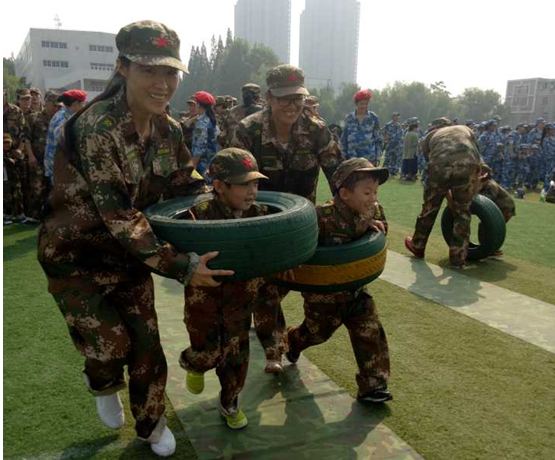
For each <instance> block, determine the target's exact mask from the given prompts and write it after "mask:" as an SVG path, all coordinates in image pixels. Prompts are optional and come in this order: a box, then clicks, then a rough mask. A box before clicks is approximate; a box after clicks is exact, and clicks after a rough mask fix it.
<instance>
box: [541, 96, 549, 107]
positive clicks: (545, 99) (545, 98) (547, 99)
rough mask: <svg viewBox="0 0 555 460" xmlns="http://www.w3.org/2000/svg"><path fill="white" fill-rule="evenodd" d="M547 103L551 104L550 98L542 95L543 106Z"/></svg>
mask: <svg viewBox="0 0 555 460" xmlns="http://www.w3.org/2000/svg"><path fill="white" fill-rule="evenodd" d="M547 104H549V98H548V97H542V106H544V107H545V106H546V105H547Z"/></svg>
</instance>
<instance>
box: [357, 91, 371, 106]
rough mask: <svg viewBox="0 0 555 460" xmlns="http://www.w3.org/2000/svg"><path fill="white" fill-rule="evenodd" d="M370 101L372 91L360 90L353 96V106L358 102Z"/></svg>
mask: <svg viewBox="0 0 555 460" xmlns="http://www.w3.org/2000/svg"><path fill="white" fill-rule="evenodd" d="M370 99H372V91H370V90H369V89H363V90H360V91H359V92H358V93H356V94H355V104H356V103H357V102H360V101H369V100H370Z"/></svg>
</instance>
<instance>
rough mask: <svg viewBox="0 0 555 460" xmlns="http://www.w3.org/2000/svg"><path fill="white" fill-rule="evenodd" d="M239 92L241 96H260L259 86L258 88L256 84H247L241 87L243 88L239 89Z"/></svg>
mask: <svg viewBox="0 0 555 460" xmlns="http://www.w3.org/2000/svg"><path fill="white" fill-rule="evenodd" d="M241 92H242V93H243V94H248V93H250V94H254V95H255V96H257V95H259V94H260V86H258V85H257V84H256V83H247V84H246V85H243V87H242V88H241Z"/></svg>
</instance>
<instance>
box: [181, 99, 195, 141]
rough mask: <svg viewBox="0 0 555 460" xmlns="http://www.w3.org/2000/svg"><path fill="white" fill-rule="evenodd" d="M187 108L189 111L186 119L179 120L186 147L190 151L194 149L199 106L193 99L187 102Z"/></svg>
mask: <svg viewBox="0 0 555 460" xmlns="http://www.w3.org/2000/svg"><path fill="white" fill-rule="evenodd" d="M187 108H188V109H189V110H188V111H187V113H186V114H185V116H184V117H182V118H181V119H180V120H179V124H180V125H181V129H182V130H183V137H184V139H185V145H187V148H188V149H189V151H190V150H191V148H192V143H193V131H194V130H195V121H196V119H197V116H198V104H197V101H195V100H194V99H193V98H190V99H189V100H188V101H187Z"/></svg>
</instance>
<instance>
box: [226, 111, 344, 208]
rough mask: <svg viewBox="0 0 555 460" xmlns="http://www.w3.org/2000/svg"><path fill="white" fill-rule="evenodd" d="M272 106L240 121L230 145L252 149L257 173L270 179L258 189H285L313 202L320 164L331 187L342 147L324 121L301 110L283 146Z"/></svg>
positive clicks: (341, 158) (284, 190) (341, 159)
mask: <svg viewBox="0 0 555 460" xmlns="http://www.w3.org/2000/svg"><path fill="white" fill-rule="evenodd" d="M271 116H272V114H271V109H270V107H269V106H266V107H265V108H264V109H263V110H261V111H260V112H257V113H255V114H254V115H251V116H249V117H247V118H245V119H244V120H242V121H241V122H240V123H239V125H238V126H237V129H236V131H235V134H234V136H233V139H232V141H231V144H230V147H239V148H241V149H244V150H247V151H249V152H251V153H252V154H253V155H254V157H255V158H256V161H257V163H258V167H259V168H260V172H261V173H262V174H264V175H265V176H268V178H269V180H265V181H261V182H260V190H270V191H275V192H287V193H293V194H296V195H300V196H303V197H305V198H307V199H309V200H310V201H312V202H313V203H314V202H315V201H316V187H317V185H318V175H319V173H320V167H321V168H322V169H323V170H324V173H325V175H326V178H327V179H328V183H329V185H330V189H331V190H333V189H334V188H333V183H332V181H331V177H332V175H333V173H334V171H335V170H336V168H337V166H338V165H339V164H340V163H341V162H342V161H343V157H342V154H341V150H340V149H339V146H338V145H337V143H336V142H335V141H334V140H333V138H332V135H331V133H330V131H329V129H328V128H327V127H326V125H325V124H324V123H323V122H320V121H317V120H313V119H311V118H310V117H308V116H307V115H306V114H304V113H302V114H301V115H300V117H299V119H298V120H297V122H296V123H295V124H294V125H293V132H292V133H291V140H290V142H288V143H287V144H286V145H285V144H282V143H280V142H279V141H278V139H277V136H276V134H275V129H274V126H273V123H272V121H271Z"/></svg>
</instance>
